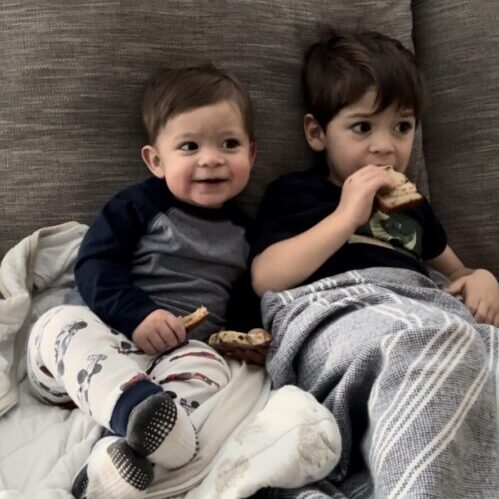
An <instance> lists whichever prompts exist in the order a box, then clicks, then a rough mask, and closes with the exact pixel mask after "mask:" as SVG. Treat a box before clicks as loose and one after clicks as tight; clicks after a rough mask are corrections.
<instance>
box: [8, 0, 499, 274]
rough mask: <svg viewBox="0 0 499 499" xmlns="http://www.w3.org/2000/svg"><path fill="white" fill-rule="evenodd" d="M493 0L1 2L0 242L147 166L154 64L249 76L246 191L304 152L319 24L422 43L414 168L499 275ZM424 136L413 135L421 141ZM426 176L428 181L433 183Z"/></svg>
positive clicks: (452, 230) (82, 211) (72, 213)
mask: <svg viewBox="0 0 499 499" xmlns="http://www.w3.org/2000/svg"><path fill="white" fill-rule="evenodd" d="M498 10H499V8H498V4H497V2H496V0H472V1H466V2H465V1H464V0H461V1H458V2H456V1H451V0H441V1H439V2H432V1H430V0H419V1H413V2H411V1H409V0H382V1H374V0H354V1H347V0H334V1H324V0H313V1H309V2H301V1H298V0H285V1H282V2H268V1H262V0H258V1H250V0H239V1H229V0H215V1H212V2H204V1H192V0H189V1H182V0H171V1H168V2H165V1H162V0H151V1H146V2H140V3H138V2H133V1H132V0H123V1H107V2H101V1H99V0H85V1H83V2H74V1H72V2H67V1H65V0H43V1H42V0H29V1H28V0H9V1H7V2H4V3H3V4H2V7H1V12H2V15H1V16H0V68H1V72H0V74H1V78H2V83H1V85H0V102H1V103H2V104H1V107H0V122H1V127H0V170H1V179H2V180H1V183H0V194H1V205H2V210H1V212H2V216H1V217H0V254H2V255H3V254H4V253H5V251H6V250H7V249H8V248H10V247H11V246H13V244H15V243H16V242H18V241H19V240H20V239H21V238H22V237H25V236H27V235H28V234H30V233H31V232H33V231H34V230H35V229H38V228H40V227H43V226H47V225H53V224H56V223H60V222H65V221H67V220H76V221H79V222H83V223H88V222H90V221H91V220H92V218H93V217H94V216H95V215H96V214H97V212H98V211H99V210H100V208H101V207H102V205H103V203H104V202H105V201H106V200H107V199H108V198H109V197H110V196H111V195H112V194H114V193H115V192H116V191H118V190H120V189H122V188H123V187H125V186H127V185H128V184H130V183H132V182H136V181H139V180H141V179H144V178H145V177H146V176H147V170H146V168H145V166H144V165H142V164H141V160H140V156H139V150H140V147H141V145H142V143H143V141H144V136H143V134H142V131H141V124H140V118H139V107H140V98H141V92H142V88H143V85H144V82H145V80H146V79H147V77H148V76H149V75H150V74H151V72H152V71H154V70H155V69H156V68H157V67H159V66H182V65H186V64H196V63H200V62H204V61H208V60H209V61H213V62H214V63H215V64H217V65H219V66H220V67H222V68H224V69H227V70H229V71H231V72H233V73H234V74H235V75H236V76H237V77H239V78H240V79H241V80H242V81H243V82H244V83H245V84H246V85H247V86H248V88H249V90H250V93H251V96H252V98H253V101H254V105H255V110H256V130H257V141H258V157H257V164H256V168H255V170H254V175H253V180H252V183H251V185H250V186H249V187H248V189H247V190H246V191H245V193H243V195H242V196H241V203H242V204H243V206H244V207H245V208H247V209H248V211H250V212H252V213H254V211H255V208H256V206H257V204H258V201H259V200H260V198H261V196H262V193H263V190H264V188H265V186H266V185H267V184H268V183H269V182H270V181H271V180H272V179H273V178H275V177H277V176H278V175H280V174H282V173H284V172H286V171H290V170H295V169H303V168H305V167H306V166H307V165H308V163H309V158H308V154H309V153H308V151H307V148H306V145H305V141H304V139H303V133H302V114H303V113H302V101H301V95H300V81H299V78H300V68H301V64H302V58H303V52H304V49H305V47H307V46H308V45H309V44H310V43H311V42H312V41H314V40H315V39H316V38H317V36H318V33H319V32H320V30H321V29H322V27H323V26H324V25H328V24H332V25H335V26H337V27H342V26H347V27H359V28H368V29H377V30H380V31H383V32H385V33H386V34H389V35H391V36H394V37H397V38H399V39H401V40H402V41H403V42H404V43H405V44H407V45H408V46H411V47H412V39H413V38H414V41H415V45H416V46H415V49H416V53H417V55H418V57H419V58H420V60H421V63H422V65H423V66H424V68H425V70H426V74H427V79H428V82H429V88H430V93H431V105H430V108H429V113H428V116H427V119H426V120H425V122H424V128H423V138H424V154H425V156H426V166H425V162H424V160H423V155H422V151H421V146H420V144H417V146H416V148H415V154H414V158H413V163H412V166H411V174H412V177H413V178H414V179H415V180H416V181H417V183H418V185H419V187H420V189H421V190H422V191H423V192H425V193H430V194H431V196H432V200H433V202H434V204H435V208H436V211H437V214H438V215H439V216H440V218H441V219H442V221H443V223H444V225H445V226H446V228H447V230H448V233H449V238H450V241H451V243H452V245H453V246H454V247H455V249H456V250H457V252H458V253H459V254H460V255H461V256H462V258H463V259H464V260H465V263H468V264H469V265H470V266H478V265H480V266H486V267H488V268H490V269H491V270H493V271H494V272H495V273H496V275H497V274H499V256H498V255H499V250H498V243H499V231H497V215H499V196H497V191H498V190H499V175H498V174H497V172H498V169H497V166H496V164H495V162H496V156H497V155H498V154H497V153H498V149H499V126H498V125H499V123H498V122H499V103H498V102H499V100H498V95H499V79H498V74H499V58H498V53H499V33H498V28H497V26H498V23H497V12H498ZM418 140H419V139H418ZM427 177H428V179H429V184H428V183H427Z"/></svg>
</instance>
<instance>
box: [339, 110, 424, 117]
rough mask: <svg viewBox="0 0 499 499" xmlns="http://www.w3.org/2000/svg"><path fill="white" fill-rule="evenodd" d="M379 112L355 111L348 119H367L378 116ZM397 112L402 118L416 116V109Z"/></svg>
mask: <svg viewBox="0 0 499 499" xmlns="http://www.w3.org/2000/svg"><path fill="white" fill-rule="evenodd" d="M377 114H379V113H353V114H349V115H348V116H347V118H348V119H366V118H372V117H373V116H376V115H377ZM397 114H398V115H399V116H400V117H401V118H415V113H414V111H412V110H410V109H408V110H406V111H398V112H397Z"/></svg>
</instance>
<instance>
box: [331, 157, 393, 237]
mask: <svg viewBox="0 0 499 499" xmlns="http://www.w3.org/2000/svg"><path fill="white" fill-rule="evenodd" d="M382 187H395V181H394V180H393V179H392V178H391V176H390V175H389V174H388V173H387V171H386V169H385V168H382V167H379V166H376V165H367V166H364V167H363V168H361V169H360V170H357V171H356V172H354V173H352V175H350V176H349V177H348V178H347V179H346V180H345V182H344V183H343V187H342V191H341V199H340V203H339V205H338V208H337V211H340V212H342V213H344V214H345V215H346V216H347V217H348V218H349V219H350V220H351V221H352V223H353V224H354V225H355V228H357V227H359V226H361V225H364V224H365V223H367V221H368V220H369V217H370V216H371V213H372V209H373V202H374V196H375V195H376V192H378V190H379V189H381V188H382Z"/></svg>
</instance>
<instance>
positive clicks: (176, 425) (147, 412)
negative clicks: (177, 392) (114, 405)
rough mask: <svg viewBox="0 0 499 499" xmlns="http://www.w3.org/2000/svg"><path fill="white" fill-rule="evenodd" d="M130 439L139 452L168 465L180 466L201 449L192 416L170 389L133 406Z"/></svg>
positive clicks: (170, 466)
mask: <svg viewBox="0 0 499 499" xmlns="http://www.w3.org/2000/svg"><path fill="white" fill-rule="evenodd" d="M126 440H127V442H128V445H130V447H131V448H132V449H134V450H135V451H136V452H137V453H138V454H139V455H141V456H143V457H147V459H149V460H150V461H151V462H153V463H156V464H159V465H161V466H163V467H164V468H166V469H175V468H180V467H181V466H183V465H185V464H187V463H188V462H190V461H191V460H192V459H193V458H194V457H195V456H196V454H197V451H198V438H197V433H196V430H195V429H194V427H193V426H192V423H191V421H190V419H189V416H188V415H187V413H186V412H185V410H184V409H182V408H181V407H179V406H177V405H176V404H175V403H174V402H173V400H172V398H171V397H170V396H169V395H168V394H167V393H166V392H161V393H157V394H155V395H151V396H150V397H148V398H147V399H145V400H144V401H142V402H141V403H140V404H138V405H137V406H135V407H134V409H132V411H131V413H130V417H129V418H128V425H127V432H126Z"/></svg>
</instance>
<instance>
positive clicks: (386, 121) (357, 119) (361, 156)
mask: <svg viewBox="0 0 499 499" xmlns="http://www.w3.org/2000/svg"><path fill="white" fill-rule="evenodd" d="M375 101H376V92H375V91H374V90H369V91H368V92H366V93H365V94H364V95H363V96H362V98H361V99H359V100H358V101H357V102H355V103H354V104H351V105H349V106H346V107H344V108H342V109H341V111H340V112H339V113H338V114H337V115H336V116H335V117H334V118H333V119H332V120H331V121H330V122H329V123H328V125H327V128H326V132H325V134H324V136H323V143H324V148H325V149H326V154H327V161H328V166H329V172H330V175H329V178H330V180H331V181H332V182H333V183H335V184H337V185H340V186H341V185H343V182H344V181H345V179H346V178H348V177H349V176H350V175H351V174H352V173H354V172H355V171H357V170H359V169H360V168H362V167H364V166H366V165H379V166H386V165H391V166H393V167H394V168H395V170H398V171H400V172H404V171H405V170H406V168H407V165H408V163H409V159H410V156H411V151H412V144H413V142H414V133H415V128H416V119H415V117H414V113H413V111H412V110H410V109H399V108H398V106H397V104H396V103H393V104H391V105H390V106H389V107H387V108H386V109H385V110H383V111H381V112H380V113H377V114H374V111H375V109H376V105H375V104H376V102H375Z"/></svg>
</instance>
